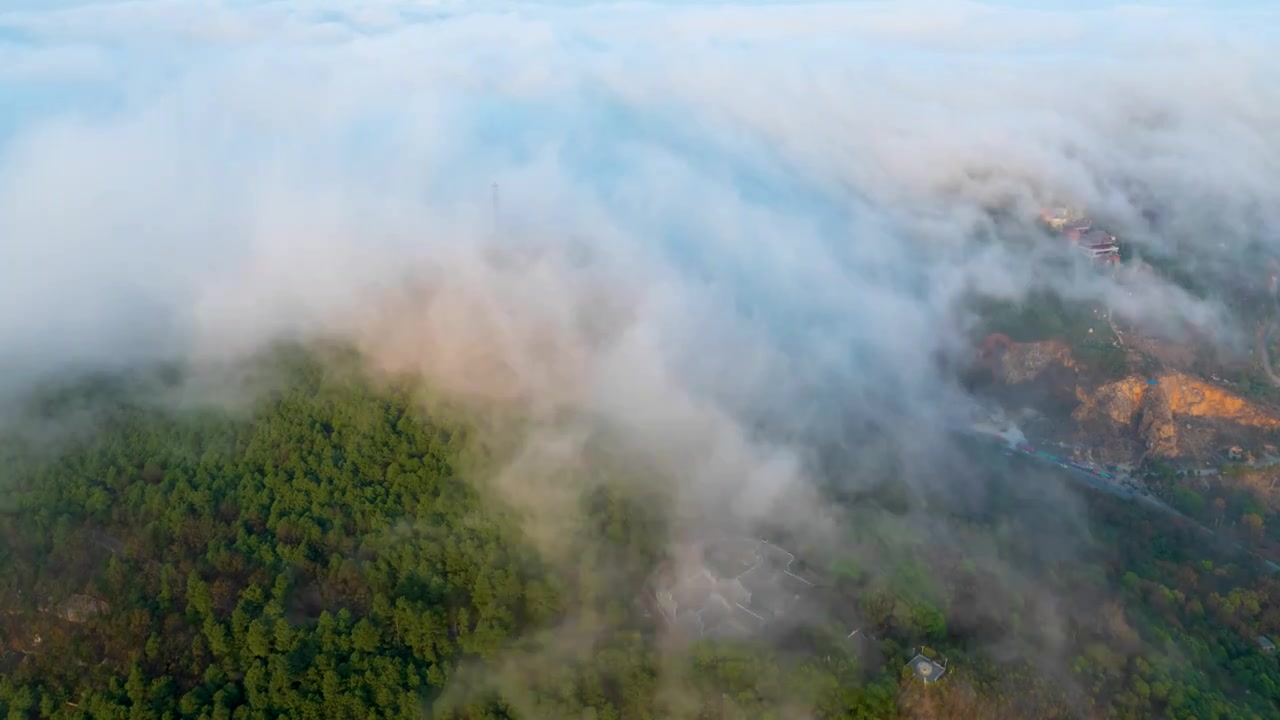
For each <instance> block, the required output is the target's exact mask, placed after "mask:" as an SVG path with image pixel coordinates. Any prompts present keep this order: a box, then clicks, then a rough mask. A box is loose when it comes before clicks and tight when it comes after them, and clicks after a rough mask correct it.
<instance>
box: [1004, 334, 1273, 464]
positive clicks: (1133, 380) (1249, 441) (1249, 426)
mask: <svg viewBox="0 0 1280 720" xmlns="http://www.w3.org/2000/svg"><path fill="white" fill-rule="evenodd" d="M991 345H995V346H998V347H999V348H1000V352H999V353H997V354H996V356H995V357H992V356H991V354H990V353H988V354H987V355H986V356H985V357H986V360H987V362H988V363H989V364H990V366H991V370H992V374H993V376H994V377H995V379H996V380H997V381H998V382H999V383H1001V384H1003V385H1005V386H1034V385H1037V384H1040V385H1052V386H1054V387H1051V388H1042V389H1041V390H1042V392H1045V391H1052V392H1055V393H1057V394H1059V395H1061V394H1065V392H1066V391H1067V390H1068V389H1069V390H1070V392H1071V394H1072V395H1074V399H1075V407H1074V409H1073V410H1071V412H1070V417H1069V418H1066V417H1061V418H1054V417H1050V420H1051V421H1057V422H1058V424H1059V426H1060V427H1061V429H1062V430H1064V431H1067V432H1069V433H1070V434H1071V435H1072V436H1074V437H1073V439H1074V440H1076V441H1078V442H1082V443H1085V444H1088V445H1091V446H1093V447H1095V448H1096V449H1097V451H1098V453H1099V454H1100V455H1101V457H1100V458H1099V459H1102V460H1105V461H1108V462H1118V463H1123V462H1136V461H1140V460H1142V459H1145V458H1169V459H1186V460H1208V459H1210V456H1213V455H1215V454H1217V453H1219V452H1220V451H1221V450H1222V449H1223V448H1224V447H1229V446H1232V445H1241V444H1244V445H1257V446H1261V445H1262V444H1265V443H1267V442H1274V437H1275V434H1276V432H1277V431H1278V430H1280V413H1277V412H1276V411H1275V410H1273V409H1271V408H1267V407H1264V406H1262V405H1260V404H1258V403H1255V402H1253V401H1251V400H1249V399H1247V398H1244V397H1241V396H1240V395H1238V394H1237V393H1235V392H1233V391H1232V390H1230V389H1228V388H1226V387H1223V386H1221V385H1218V384H1215V383H1213V382H1209V381H1207V380H1204V379H1202V378H1199V377H1197V376H1195V375H1192V374H1189V373H1187V372H1184V371H1181V370H1172V369H1163V370H1159V371H1157V372H1155V373H1153V374H1150V375H1140V374H1136V373H1135V374H1130V375H1127V376H1124V377H1122V378H1120V379H1099V378H1097V377H1096V376H1095V374H1094V373H1092V372H1091V371H1090V369H1089V368H1088V367H1087V366H1086V365H1085V364H1082V363H1080V362H1078V361H1077V360H1076V358H1075V357H1074V356H1073V354H1072V352H1071V349H1070V348H1069V347H1068V346H1066V345H1065V344H1063V343H1061V342H1057V341H1043V342H1031V343H1012V342H1009V341H1007V339H1002V340H999V341H997V342H995V343H992V342H990V341H989V342H988V346H991ZM1063 384H1067V385H1070V386H1071V387H1070V388H1067V387H1062V385H1063ZM1050 414H1052V413H1050Z"/></svg>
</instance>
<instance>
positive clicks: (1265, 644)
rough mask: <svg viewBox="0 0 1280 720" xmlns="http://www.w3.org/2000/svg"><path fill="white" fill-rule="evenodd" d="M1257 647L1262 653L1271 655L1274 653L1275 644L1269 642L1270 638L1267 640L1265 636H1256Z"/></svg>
mask: <svg viewBox="0 0 1280 720" xmlns="http://www.w3.org/2000/svg"><path fill="white" fill-rule="evenodd" d="M1258 647H1259V648H1261V649H1262V652H1264V653H1273V652H1275V651H1276V644H1275V643H1273V642H1271V638H1268V637H1267V636H1265V635H1259V636H1258Z"/></svg>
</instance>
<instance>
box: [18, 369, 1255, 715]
mask: <svg viewBox="0 0 1280 720" xmlns="http://www.w3.org/2000/svg"><path fill="white" fill-rule="evenodd" d="M273 362H274V363H276V365H277V366H278V367H277V368H276V370H277V372H276V376H277V379H278V382H275V383H274V384H273V387H272V389H271V390H269V391H266V392H263V393H261V395H260V396H259V397H258V399H257V400H256V401H254V403H253V405H252V407H250V408H231V409H228V408H220V407H218V406H214V405H201V406H199V407H195V408H193V407H189V406H185V405H181V404H176V403H174V402H171V401H169V400H168V399H166V398H168V396H167V395H166V394H165V393H164V392H163V389H164V387H167V386H170V385H174V384H176V383H180V382H181V378H180V377H178V376H177V375H164V374H161V375H160V376H158V379H157V378H151V377H147V378H143V379H139V378H118V377H112V378H92V379H90V380H86V381H85V382H82V383H77V384H73V385H69V386H65V387H60V388H58V389H56V390H51V391H48V392H44V393H42V394H40V395H39V396H38V397H35V398H33V399H32V400H31V402H30V406H29V407H28V408H27V410H26V412H27V416H26V419H25V420H24V422H23V423H21V424H18V425H11V426H10V427H9V429H8V430H7V431H6V433H5V435H4V437H3V439H2V441H0V459H3V470H2V471H0V472H3V476H2V479H0V513H2V514H0V518H3V520H2V521H0V612H3V615H2V616H0V617H2V619H3V622H2V623H0V712H4V713H6V714H7V717H10V718H14V719H18V718H34V717H60V718H285V717H287V718H331V717H332V718H372V717H405V718H418V717H438V718H450V719H452V718H456V719H458V720H462V719H464V718H466V719H473V718H474V719H478V718H557V719H558V718H599V719H601V720H603V719H605V718H618V719H621V718H792V717H822V718H886V717H954V718H973V717H984V718H1000V717H1009V718H1015V717H1018V718H1021V717H1046V718H1047V717H1121V718H1140V717H1168V718H1198V719H1200V720H1206V719H1208V718H1251V717H1253V718H1265V717H1276V716H1277V715H1278V714H1280V669H1278V666H1277V658H1276V657H1275V656H1274V655H1271V654H1268V653H1265V652H1263V651H1262V650H1261V649H1260V648H1259V646H1258V643H1257V640H1256V639H1257V636H1258V635H1270V636H1273V637H1280V579H1278V578H1277V577H1273V576H1272V575H1271V574H1270V573H1269V572H1268V571H1266V570H1265V568H1262V567H1259V566H1258V564H1257V563H1255V562H1253V561H1251V560H1250V559H1249V558H1248V557H1247V556H1239V555H1236V554H1234V551H1233V550H1232V548H1227V547H1216V546H1214V545H1213V544H1212V543H1210V542H1207V541H1206V540H1205V539H1204V537H1203V536H1202V535H1201V534H1199V533H1198V532H1197V531H1196V529H1195V528H1194V527H1191V526H1179V525H1178V524H1176V523H1175V522H1173V521H1171V520H1169V519H1168V518H1164V517H1160V516H1154V515H1148V514H1146V513H1145V512H1144V511H1143V510H1142V509H1141V508H1140V507H1138V506H1137V505H1134V504H1130V503H1126V502H1123V501H1119V500H1116V499H1114V498H1110V497H1106V496H1092V495H1084V496H1081V497H1080V498H1079V503H1080V507H1081V508H1083V512H1084V517H1085V522H1086V523H1087V527H1086V528H1084V529H1083V530H1079V532H1080V534H1081V535H1083V536H1085V537H1087V538H1089V541H1088V542H1085V543H1082V545H1081V547H1080V548H1079V550H1078V551H1074V552H1055V551H1054V547H1053V546H1052V545H1051V541H1050V540H1042V539H1043V538H1050V537H1052V535H1051V534H1047V533H1045V532H1044V531H1043V527H1044V526H1046V525H1053V524H1054V523H1055V522H1061V521H1060V520H1055V519H1054V512H1055V511H1056V509H1057V508H1056V507H1055V506H1054V504H1053V503H1046V502H1044V501H1042V500H1040V501H1038V500H1037V497H1038V496H1039V495H1040V493H1039V492H1038V490H1037V483H1054V482H1058V480H1056V479H1055V478H1053V477H1051V476H1048V475H1046V474H1045V471H1044V470H1041V469H1037V468H1033V467H1029V466H1023V465H1020V464H1019V462H1018V461H1017V460H1016V459H1013V458H1003V457H1000V456H999V453H998V452H991V451H989V450H988V449H975V450H973V452H975V453H987V454H990V455H993V456H995V457H994V459H993V460H992V461H991V462H992V465H991V472H990V473H989V477H988V478H986V479H984V480H983V482H984V483H987V485H986V486H985V489H984V493H985V497H988V498H989V501H987V502H984V503H982V504H981V505H980V506H978V507H975V506H974V505H973V504H972V503H970V504H968V505H963V504H959V505H957V504H954V503H953V504H948V503H949V501H948V500H947V499H946V498H945V497H943V498H927V499H925V500H924V501H923V502H924V503H925V506H926V508H927V511H928V513H929V517H930V518H931V522H932V527H934V528H935V535H934V536H933V540H934V541H931V540H929V539H928V538H925V539H922V537H921V536H920V534H919V533H914V532H904V526H906V525H909V524H910V523H912V522H917V520H918V517H919V513H920V512H921V507H920V506H919V503H920V502H922V501H920V500H918V499H917V500H913V499H911V498H904V497H902V496H901V493H900V492H899V491H898V490H895V488H894V487H893V483H892V482H888V483H885V484H884V486H883V487H879V488H873V489H871V490H869V491H867V492H864V493H860V494H856V495H855V494H849V495H840V494H839V493H833V502H836V501H837V500H836V499H834V498H837V497H838V498H839V499H838V502H840V503H843V504H845V505H846V506H847V511H848V512H847V514H848V518H849V522H848V536H847V538H845V539H844V541H843V542H842V544H841V547H842V551H841V552H840V553H837V556H836V557H822V558H820V557H819V556H818V555H816V554H810V555H808V556H807V559H808V560H809V562H810V564H811V565H813V566H814V567H815V568H818V569H819V570H820V571H821V574H822V576H823V577H825V578H827V579H828V580H827V583H826V584H827V585H828V587H826V588H824V595H823V597H824V598H826V599H827V601H828V602H829V603H830V604H833V605H837V606H840V611H841V612H845V613H846V614H850V613H851V614H852V615H854V616H856V617H857V618H858V621H859V623H860V624H861V628H862V632H861V633H860V634H859V635H857V636H856V637H853V638H850V637H848V636H846V634H845V633H844V631H843V628H834V627H826V626H824V625H822V624H821V623H813V624H812V626H807V627H799V628H794V629H791V630H789V631H788V632H787V633H786V634H785V636H782V637H779V636H770V637H769V638H768V639H767V640H766V639H765V638H759V639H755V640H751V639H748V640H732V641H731V640H696V639H695V640H688V641H678V642H677V641H676V639H675V638H672V637H671V633H669V632H668V631H667V630H666V629H665V628H664V627H663V626H662V624H661V622H660V619H659V618H658V617H656V616H655V614H654V613H652V612H651V611H650V609H649V607H648V604H647V603H646V602H645V601H644V593H643V586H644V579H645V577H646V576H647V575H648V574H649V572H650V571H651V570H652V569H653V568H654V567H655V566H657V565H658V564H659V563H660V562H661V561H662V560H663V556H664V553H665V552H666V551H665V548H666V547H667V545H668V541H669V538H668V537H667V534H668V529H667V527H666V526H665V524H664V520H663V515H664V513H663V511H662V506H661V501H660V499H659V500H655V499H654V498H651V497H648V496H644V495H641V494H639V493H637V492H635V488H636V487H637V486H638V485H637V484H636V483H628V482H623V481H618V482H611V481H609V480H608V479H605V480H602V481H600V482H596V483H590V484H585V485H584V486H583V487H584V488H585V489H584V491H583V493H582V497H581V498H580V505H581V513H580V515H581V518H582V521H581V522H580V523H578V525H577V526H576V527H574V528H573V532H574V533H575V534H576V535H575V538H574V542H573V544H574V546H575V547H579V548H581V551H580V552H578V553H576V554H575V555H574V559H575V561H574V562H573V563H569V564H566V563H563V562H549V561H548V559H547V558H546V557H543V556H541V555H540V554H539V553H538V552H536V551H535V550H534V547H535V546H534V545H533V544H531V543H530V542H529V541H528V538H526V537H524V535H523V530H522V524H521V522H519V517H518V514H517V512H516V509H514V508H510V507H507V506H505V505H503V503H501V502H500V501H498V500H497V499H495V498H494V497H491V496H490V495H488V494H486V493H485V491H484V484H483V483H482V482H479V481H478V480H477V479H478V478H480V477H481V476H483V475H484V474H485V472H486V471H487V470H490V469H492V467H494V466H495V465H496V464H498V463H501V462H503V460H504V457H503V455H504V450H503V449H502V444H501V443H498V442H496V441H495V440H493V439H492V438H491V437H490V436H489V428H488V427H487V425H486V424H485V423H483V422H479V421H478V420H477V419H476V418H474V417H469V416H467V415H466V414H465V413H462V412H461V411H457V410H456V409H450V408H448V407H445V406H444V405H442V404H439V403H433V402H432V401H429V400H426V399H424V398H423V397H422V396H421V395H420V394H419V393H418V392H416V391H415V390H414V389H413V388H411V387H409V386H390V387H389V386H386V385H382V384H380V385H377V386H375V385H372V384H370V383H369V382H367V381H365V380H363V379H362V378H361V376H360V375H359V374H358V373H354V372H352V371H351V370H350V369H349V368H345V367H338V366H336V365H335V364H334V363H333V362H332V361H331V360H329V359H324V360H322V359H320V358H319V357H318V356H314V355H310V354H306V353H298V352H292V353H285V354H283V355H282V356H281V357H279V358H276V359H275V360H274V361H273ZM588 471H590V472H600V473H602V474H603V475H606V476H608V475H609V474H610V473H612V472H617V469H616V468H609V467H607V462H603V461H602V464H601V467H599V468H592V469H589V470H588ZM625 474H626V471H625V470H623V471H621V472H620V473H619V477H622V476H625ZM833 490H838V488H833ZM1064 492H1066V491H1064ZM1073 497H1074V495H1073ZM911 518H916V519H914V520H913V519H911ZM1037 528H1040V530H1037ZM937 533H941V534H942V536H945V537H946V538H948V539H949V541H948V542H936V538H937V537H938V535H937ZM797 553H798V554H801V555H804V549H803V548H799V549H797ZM1015 578H1016V579H1019V581H1018V582H1014V580H1013V579H1015ZM837 614H838V613H837ZM922 645H925V646H928V649H927V650H926V651H925V652H926V653H927V654H930V655H933V656H935V657H939V658H940V659H941V658H943V657H945V658H946V660H947V662H948V672H947V674H946V675H945V676H944V677H943V678H942V679H941V680H940V681H938V682H936V683H933V684H931V685H928V686H926V685H923V684H922V683H920V682H919V681H918V680H916V679H915V678H914V676H912V674H911V673H910V672H909V671H908V670H907V669H906V668H905V667H904V664H905V662H906V660H907V659H908V658H910V657H911V655H912V654H913V653H914V652H915V649H916V648H917V647H919V646H922Z"/></svg>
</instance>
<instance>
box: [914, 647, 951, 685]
mask: <svg viewBox="0 0 1280 720" xmlns="http://www.w3.org/2000/svg"><path fill="white" fill-rule="evenodd" d="M907 667H909V668H911V672H913V673H915V676H916V677H918V678H920V680H921V681H922V682H924V683H925V684H926V685H927V684H929V683H932V682H937V681H938V679H939V678H941V677H942V676H943V675H945V674H946V672H947V660H946V658H943V659H942V662H938V661H936V660H934V659H933V658H931V657H928V656H926V655H925V654H924V648H920V649H919V650H918V651H917V652H916V656H915V657H913V658H911V661H910V662H908V663H907Z"/></svg>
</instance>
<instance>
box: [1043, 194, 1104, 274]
mask: <svg viewBox="0 0 1280 720" xmlns="http://www.w3.org/2000/svg"><path fill="white" fill-rule="evenodd" d="M1040 222H1041V223H1043V224H1044V226H1045V227H1047V228H1048V229H1049V230H1051V231H1053V232H1054V233H1055V234H1056V235H1057V236H1058V237H1060V238H1062V239H1064V240H1066V241H1068V242H1070V243H1072V245H1073V246H1074V247H1075V248H1077V249H1078V250H1079V251H1080V252H1082V253H1084V254H1085V255H1086V256H1088V257H1089V258H1090V259H1091V260H1093V261H1094V262H1096V263H1099V264H1103V265H1111V264H1114V263H1118V262H1120V242H1119V241H1118V240H1116V236H1115V235H1112V234H1111V233H1109V232H1107V231H1105V230H1101V229H1099V228H1095V227H1094V225H1093V221H1092V220H1090V219H1089V217H1088V216H1087V215H1085V213H1084V212H1083V211H1081V210H1080V209H1079V208H1073V207H1057V208H1048V209H1045V210H1042V211H1041V212H1040Z"/></svg>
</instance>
